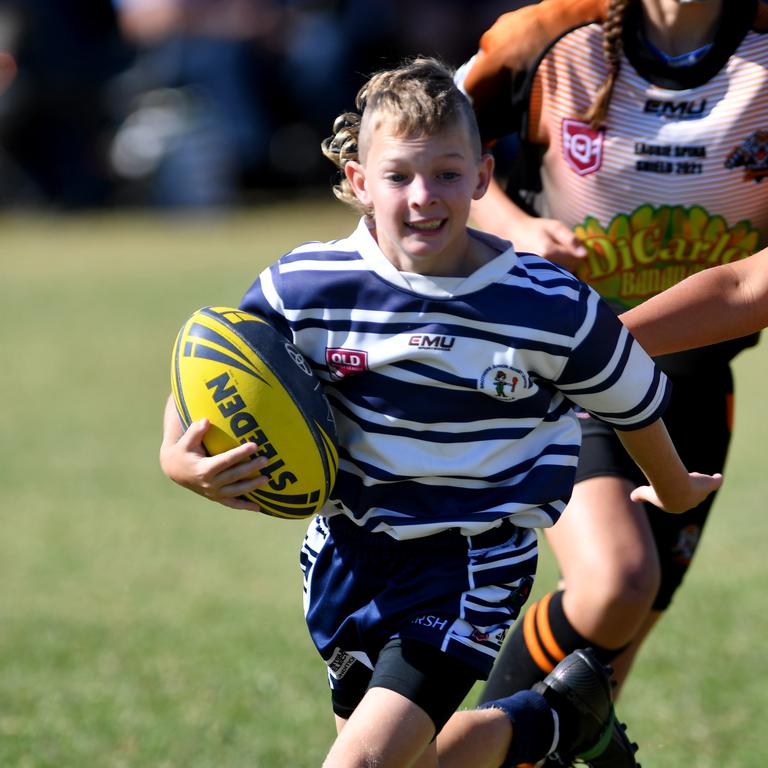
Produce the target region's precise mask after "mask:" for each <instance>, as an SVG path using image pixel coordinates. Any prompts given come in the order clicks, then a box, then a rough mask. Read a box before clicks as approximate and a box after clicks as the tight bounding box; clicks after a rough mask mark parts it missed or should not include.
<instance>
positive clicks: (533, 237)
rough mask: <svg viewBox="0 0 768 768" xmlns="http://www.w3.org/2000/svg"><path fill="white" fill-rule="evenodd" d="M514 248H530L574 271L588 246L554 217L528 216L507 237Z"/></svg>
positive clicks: (529, 249)
mask: <svg viewBox="0 0 768 768" xmlns="http://www.w3.org/2000/svg"><path fill="white" fill-rule="evenodd" d="M510 239H511V240H512V244H513V245H514V246H515V250H516V251H530V252H531V253H536V254H538V255H539V256H543V257H544V258H545V259H547V260H548V261H553V262H555V264H559V265H560V266H561V267H563V268H564V269H567V270H568V271H569V272H575V271H576V269H577V267H578V266H579V264H580V262H581V261H582V260H583V259H584V258H586V256H587V249H586V247H585V246H584V243H582V242H581V240H579V238H578V237H576V235H574V234H573V232H572V231H571V230H570V229H569V228H568V227H566V226H565V224H563V223H562V222H561V221H558V220H557V219H539V218H535V217H533V216H532V217H530V218H529V219H528V220H527V222H526V224H525V226H524V227H516V229H515V232H514V234H512V235H511V236H510Z"/></svg>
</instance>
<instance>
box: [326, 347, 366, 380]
mask: <svg viewBox="0 0 768 768" xmlns="http://www.w3.org/2000/svg"><path fill="white" fill-rule="evenodd" d="M325 362H326V364H327V365H328V370H329V371H330V373H331V378H333V379H336V380H338V379H343V378H344V377H345V376H351V375H352V374H355V373H363V372H364V371H367V370H368V353H367V352H365V351H363V350H361V349H343V348H341V347H337V348H330V347H328V348H326V350H325Z"/></svg>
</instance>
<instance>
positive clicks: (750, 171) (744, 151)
mask: <svg viewBox="0 0 768 768" xmlns="http://www.w3.org/2000/svg"><path fill="white" fill-rule="evenodd" d="M725 167H726V168H743V169H744V181H755V182H761V181H762V180H763V179H764V178H765V177H766V176H768V131H765V130H763V131H755V132H754V133H752V134H750V135H749V136H747V138H746V139H745V140H744V143H743V144H742V145H741V146H740V147H736V149H734V150H732V151H731V153H730V154H729V155H728V157H726V158H725Z"/></svg>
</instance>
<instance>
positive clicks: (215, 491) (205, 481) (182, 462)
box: [160, 397, 268, 512]
mask: <svg viewBox="0 0 768 768" xmlns="http://www.w3.org/2000/svg"><path fill="white" fill-rule="evenodd" d="M209 428H210V423H209V422H208V420H207V419H201V420H200V421H195V422H193V423H192V424H190V426H189V429H187V431H186V432H185V431H184V429H183V428H182V425H181V421H180V420H179V415H178V413H177V412H176V406H175V404H174V402H173V397H169V398H168V401H167V402H166V404H165V412H164V413H163V440H162V443H161V445H160V467H161V469H162V470H163V472H164V473H165V474H166V475H167V476H168V477H169V478H170V479H171V480H173V481H174V482H175V483H178V484H179V485H181V486H183V487H184V488H187V489H189V490H190V491H194V492H195V493H197V494H199V495H201V496H205V497H206V498H208V499H211V500H212V501H218V502H219V503H220V504H224V505H225V506H227V507H233V508H234V509H250V510H252V511H254V512H258V511H259V505H258V504H254V503H253V502H250V501H244V500H243V499H239V498H237V497H238V496H241V495H242V494H244V493H248V492H249V491H253V490H255V489H256V488H259V487H260V486H262V485H264V484H265V483H266V482H268V478H266V477H264V476H262V475H261V474H260V470H261V469H262V467H264V466H265V465H266V464H267V458H266V457H264V456H258V457H256V458H253V453H254V450H255V446H254V445H252V444H250V443H245V444H244V445H238V446H237V447H236V448H232V449H230V450H229V451H225V452H224V453H220V454H217V455H216V456H209V455H208V454H207V453H206V450H205V448H204V446H203V437H204V436H205V433H206V432H207V431H208V429H209Z"/></svg>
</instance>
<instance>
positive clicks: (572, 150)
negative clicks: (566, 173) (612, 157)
mask: <svg viewBox="0 0 768 768" xmlns="http://www.w3.org/2000/svg"><path fill="white" fill-rule="evenodd" d="M562 131H563V155H564V157H565V161H566V162H567V163H568V165H569V166H570V167H571V168H572V169H573V170H574V171H576V173H578V174H579V176H586V175H587V174H589V173H594V172H595V171H597V170H599V169H600V166H601V165H602V164H603V139H604V138H605V131H604V130H603V129H602V128H600V129H599V130H595V129H594V128H590V126H589V123H585V122H583V121H582V120H571V119H569V118H566V119H565V120H563V128H562Z"/></svg>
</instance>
